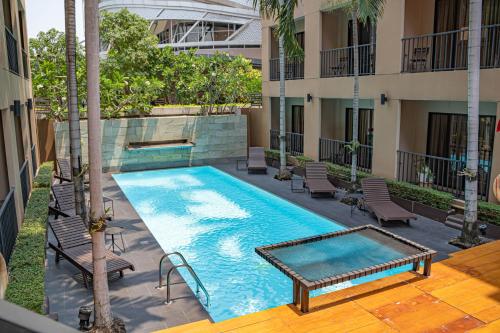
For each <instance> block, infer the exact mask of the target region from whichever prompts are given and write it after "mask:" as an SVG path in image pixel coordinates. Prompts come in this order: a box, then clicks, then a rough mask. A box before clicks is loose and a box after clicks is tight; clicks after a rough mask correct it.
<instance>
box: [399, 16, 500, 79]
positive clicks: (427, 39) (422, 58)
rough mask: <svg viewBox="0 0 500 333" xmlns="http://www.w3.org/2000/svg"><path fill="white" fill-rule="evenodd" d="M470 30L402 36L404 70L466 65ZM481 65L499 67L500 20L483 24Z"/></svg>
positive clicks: (430, 69)
mask: <svg viewBox="0 0 500 333" xmlns="http://www.w3.org/2000/svg"><path fill="white" fill-rule="evenodd" d="M468 40H469V30H468V29H460V30H454V31H447V32H440V33H434V34H427V35H422V36H415V37H405V38H403V39H402V48H403V52H402V59H401V71H402V72H404V73H417V72H433V71H449V70H462V69H466V68H467V52H468V51H467V46H468ZM481 68H482V69H486V68H500V24H495V25H487V26H483V27H482V28H481Z"/></svg>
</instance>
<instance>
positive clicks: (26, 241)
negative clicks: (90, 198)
mask: <svg viewBox="0 0 500 333" xmlns="http://www.w3.org/2000/svg"><path fill="white" fill-rule="evenodd" d="M51 171H52V164H51V163H45V164H43V165H42V166H41V167H40V171H39V174H38V176H37V177H36V179H35V182H34V184H35V183H36V184H37V186H35V187H34V188H33V191H32V192H31V197H30V200H29V202H28V206H27V208H26V212H25V215H24V222H23V225H22V227H21V230H20V231H19V234H18V236H17V240H16V245H15V247H14V252H13V253H12V257H11V260H10V263H9V276H10V281H9V285H8V286H7V291H6V295H5V298H6V299H7V300H8V301H9V302H12V303H14V304H17V305H19V306H22V307H23V308H26V309H29V310H31V311H34V312H37V313H43V303H44V298H45V235H46V222H47V215H48V209H47V207H48V204H49V197H50V187H49V185H50V180H48V181H47V175H48V174H50V173H51ZM43 185H47V186H43Z"/></svg>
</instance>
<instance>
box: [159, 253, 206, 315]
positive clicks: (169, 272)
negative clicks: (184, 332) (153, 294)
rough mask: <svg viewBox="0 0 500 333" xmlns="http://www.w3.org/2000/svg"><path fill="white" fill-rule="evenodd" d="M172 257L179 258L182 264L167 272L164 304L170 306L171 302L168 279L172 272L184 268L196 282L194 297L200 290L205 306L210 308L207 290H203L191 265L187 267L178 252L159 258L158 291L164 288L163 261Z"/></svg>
mask: <svg viewBox="0 0 500 333" xmlns="http://www.w3.org/2000/svg"><path fill="white" fill-rule="evenodd" d="M172 255H176V256H177V257H179V259H180V260H181V261H182V264H180V265H174V266H173V267H171V268H170V269H169V270H168V272H167V284H166V285H167V301H166V302H165V303H166V304H170V303H171V302H172V301H171V299H170V282H171V278H170V277H171V275H172V272H173V271H174V270H178V269H179V268H182V267H185V268H186V269H187V270H188V272H189V274H191V276H192V277H193V279H194V280H195V282H196V296H198V294H199V293H200V289H201V290H202V291H203V293H204V294H205V297H206V299H207V301H206V303H205V306H206V307H209V306H210V295H209V294H208V291H207V289H206V288H205V286H204V285H203V283H202V282H201V280H200V278H199V277H198V275H197V274H196V272H195V271H194V269H193V268H192V267H191V265H189V264H188V263H187V261H186V258H184V256H183V255H182V254H181V253H180V252H171V253H167V254H165V255H164V256H163V257H161V259H160V267H159V283H158V289H161V288H163V286H164V284H163V274H162V266H163V261H164V260H165V259H167V258H169V257H170V256H172Z"/></svg>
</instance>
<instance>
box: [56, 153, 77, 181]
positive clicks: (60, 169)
mask: <svg viewBox="0 0 500 333" xmlns="http://www.w3.org/2000/svg"><path fill="white" fill-rule="evenodd" d="M56 166H57V172H56V174H55V175H54V177H55V178H57V179H59V182H60V183H63V182H72V181H73V177H72V175H71V163H70V161H69V160H68V159H65V158H61V159H56Z"/></svg>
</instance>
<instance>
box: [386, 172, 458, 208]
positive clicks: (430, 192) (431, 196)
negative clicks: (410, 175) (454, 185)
mask: <svg viewBox="0 0 500 333" xmlns="http://www.w3.org/2000/svg"><path fill="white" fill-rule="evenodd" d="M385 181H386V183H387V187H388V188H389V193H390V194H391V195H392V196H395V197H398V198H401V199H406V200H411V201H416V202H418V203H421V204H424V205H427V206H431V207H434V208H438V209H442V210H448V209H450V206H451V202H452V201H453V199H454V197H453V195H451V194H450V193H447V192H441V191H437V190H434V189H432V188H428V187H421V186H418V185H414V184H410V183H405V182H399V181H395V180H390V179H386V180H385Z"/></svg>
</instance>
